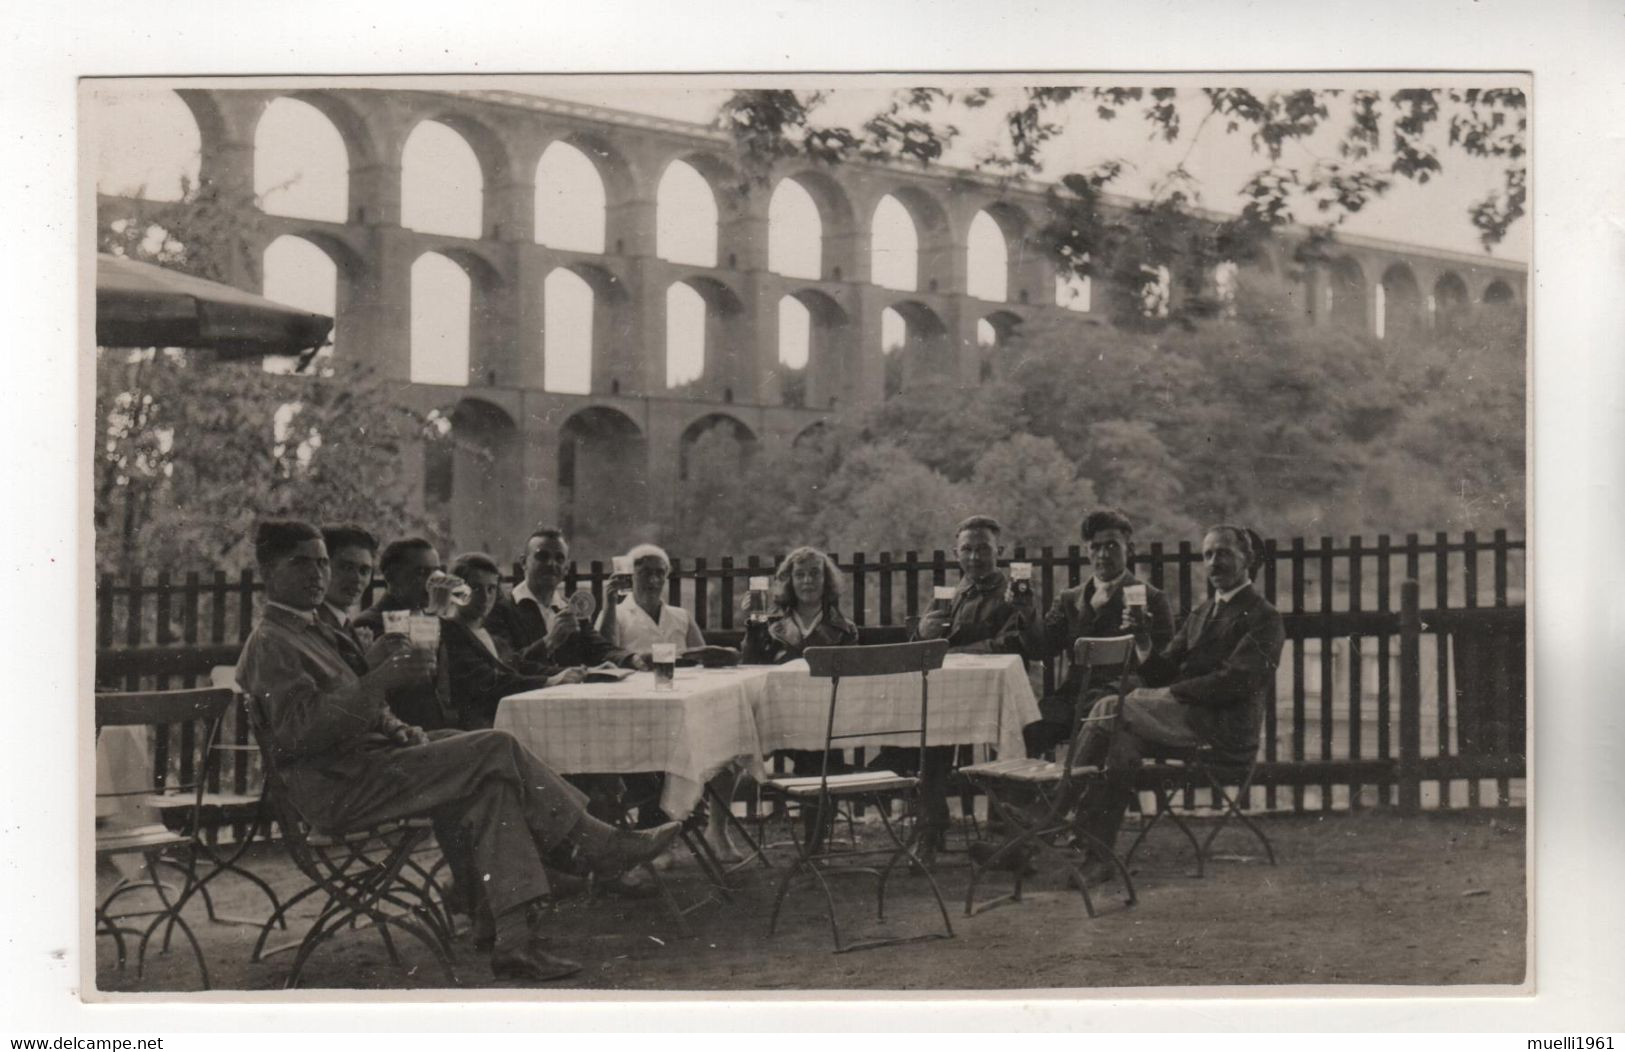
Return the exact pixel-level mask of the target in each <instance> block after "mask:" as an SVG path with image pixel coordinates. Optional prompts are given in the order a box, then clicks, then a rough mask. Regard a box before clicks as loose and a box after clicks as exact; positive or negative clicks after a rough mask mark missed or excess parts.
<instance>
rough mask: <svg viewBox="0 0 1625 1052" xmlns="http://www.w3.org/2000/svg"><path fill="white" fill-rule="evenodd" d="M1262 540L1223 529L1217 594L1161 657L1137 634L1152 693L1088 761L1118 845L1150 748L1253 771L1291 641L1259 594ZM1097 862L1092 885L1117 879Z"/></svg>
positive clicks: (1128, 708)
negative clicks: (1273, 686) (1257, 544)
mask: <svg viewBox="0 0 1625 1052" xmlns="http://www.w3.org/2000/svg"><path fill="white" fill-rule="evenodd" d="M1253 549H1254V541H1253V538H1252V536H1251V535H1250V531H1248V530H1246V529H1245V528H1243V527H1240V526H1222V525H1221V526H1214V527H1212V528H1211V529H1209V530H1208V531H1207V535H1206V536H1205V537H1203V539H1202V563H1203V565H1204V566H1205V567H1206V568H1207V579H1208V584H1209V586H1210V588H1211V592H1212V594H1210V595H1209V596H1208V598H1207V599H1205V600H1203V601H1202V602H1201V603H1200V604H1198V605H1197V607H1196V609H1194V610H1192V611H1191V613H1190V616H1189V617H1187V618H1186V619H1185V623H1184V624H1182V625H1181V626H1180V627H1179V631H1177V632H1175V633H1174V637H1173V638H1172V639H1171V640H1169V641H1168V643H1167V644H1166V645H1165V646H1163V647H1162V648H1161V649H1160V650H1156V651H1154V650H1153V648H1152V639H1151V633H1150V630H1149V627H1146V628H1142V629H1141V630H1140V631H1138V632H1136V633H1135V647H1136V650H1137V651H1138V652H1139V655H1140V661H1141V664H1140V670H1139V675H1140V679H1141V681H1142V682H1143V683H1145V684H1147V686H1144V687H1140V688H1139V689H1136V690H1134V691H1133V692H1132V693H1130V694H1129V695H1128V696H1127V697H1126V698H1124V699H1123V710H1122V713H1121V719H1120V720H1118V721H1117V723H1116V724H1115V729H1114V730H1111V731H1108V730H1104V729H1102V728H1107V727H1112V726H1113V724H1111V723H1091V724H1089V725H1087V726H1086V727H1085V728H1084V736H1083V742H1082V743H1081V750H1082V752H1081V760H1082V762H1083V763H1086V764H1101V765H1104V767H1105V769H1106V772H1107V777H1106V779H1105V784H1104V786H1102V787H1101V789H1100V791H1098V792H1093V793H1090V794H1086V795H1085V797H1084V799H1083V801H1082V802H1081V803H1080V807H1082V808H1083V809H1084V814H1085V820H1086V822H1087V825H1088V828H1089V829H1090V831H1091V832H1092V833H1094V835H1095V836H1097V837H1099V838H1100V839H1101V840H1102V841H1103V842H1104V843H1106V844H1111V843H1112V841H1113V840H1114V839H1115V837H1116V836H1117V831H1118V829H1119V827H1120V826H1121V825H1122V823H1123V812H1124V811H1125V810H1126V809H1127V807H1128V804H1129V801H1130V800H1131V799H1132V797H1133V780H1132V779H1133V769H1134V767H1136V766H1137V765H1138V764H1139V762H1140V758H1141V756H1143V755H1144V754H1145V752H1146V751H1148V749H1154V748H1155V747H1156V746H1158V745H1167V746H1174V747H1180V748H1194V747H1197V746H1202V745H1209V746H1212V747H1213V748H1214V749H1215V750H1216V751H1217V753H1218V755H1219V756H1220V758H1222V759H1226V760H1231V761H1236V762H1246V761H1249V760H1251V759H1252V757H1253V755H1254V753H1256V752H1257V750H1258V730H1259V727H1260V726H1261V725H1262V723H1263V711H1264V709H1263V706H1264V696H1265V694H1266V692H1267V691H1268V689H1269V684H1270V680H1271V678H1272V677H1273V676H1274V675H1275V668H1276V666H1277V665H1278V664H1279V663H1280V660H1281V647H1282V645H1283V644H1284V643H1285V641H1286V632H1285V628H1284V626H1283V625H1282V622H1281V615H1280V613H1279V612H1278V611H1277V610H1276V609H1275V607H1273V606H1271V605H1270V604H1269V601H1268V600H1266V599H1265V598H1264V597H1263V596H1262V595H1260V594H1259V593H1258V592H1257V591H1256V590H1255V589H1254V588H1253V585H1252V579H1251V573H1252V571H1253V570H1254V569H1255V568H1256V565H1257V563H1256V562H1255V558H1261V556H1262V553H1261V552H1254V550H1253ZM1116 707H1117V699H1116V697H1115V696H1114V697H1109V698H1103V699H1101V700H1100V701H1098V702H1096V703H1095V707H1094V708H1093V709H1092V710H1091V712H1090V717H1091V718H1100V717H1106V716H1110V715H1111V714H1112V713H1113V712H1114V711H1115V710H1116ZM1110 875H1111V867H1110V864H1109V863H1107V862H1106V861H1105V860H1096V861H1095V863H1094V864H1093V866H1092V867H1091V869H1090V872H1089V873H1088V874H1087V876H1088V877H1089V878H1090V879H1091V880H1104V879H1109V878H1110Z"/></svg>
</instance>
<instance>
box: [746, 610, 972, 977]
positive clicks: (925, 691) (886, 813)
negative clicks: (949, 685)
mask: <svg viewBox="0 0 1625 1052" xmlns="http://www.w3.org/2000/svg"><path fill="white" fill-rule="evenodd" d="M947 653H948V643H947V640H943V639H934V640H929V641H926V642H920V643H895V644H885V645H878V646H856V647H809V648H808V649H807V651H806V653H805V654H804V655H803V656H804V657H805V658H806V660H807V667H808V670H809V671H810V672H811V674H812V675H813V677H814V678H817V679H828V680H829V681H830V694H829V711H828V716H827V718H826V721H825V728H824V764H825V769H824V771H823V772H822V773H821V774H819V775H817V776H806V775H797V776H792V777H777V778H769V779H768V780H767V781H766V782H764V783H763V785H762V788H763V790H764V791H765V792H767V793H769V794H770V795H774V796H777V797H778V798H779V799H781V800H784V801H794V802H796V803H797V804H799V805H800V806H803V807H806V806H811V807H813V808H815V811H814V815H815V821H814V823H813V825H812V827H811V828H812V829H813V830H815V831H826V830H828V828H829V827H828V826H827V825H826V816H827V817H828V818H831V819H832V818H833V817H834V815H835V812H836V808H837V807H838V806H839V804H840V803H842V802H862V803H865V804H869V805H873V807H874V808H875V810H876V812H877V813H878V814H879V816H880V820H881V824H882V826H883V827H884V828H885V831H886V834H887V836H888V837H889V839H890V841H891V845H890V846H888V847H881V848H869V849H865V848H861V847H859V846H856V845H854V847H853V848H852V849H850V850H836V849H835V848H834V845H833V844H832V843H831V839H832V838H831V837H830V836H829V835H828V833H827V832H825V833H823V834H822V835H814V836H811V837H806V838H802V839H798V840H796V841H795V846H796V860H795V862H794V864H792V865H791V866H789V867H787V868H786V869H785V872H784V875H783V876H782V877H781V878H780V879H779V886H778V890H777V893H776V895H775V897H774V901H773V914H772V916H771V918H770V919H769V921H768V934H769V935H770V936H771V935H773V934H775V933H776V932H777V931H778V923H779V913H780V910H781V909H782V908H783V906H784V900H785V897H786V895H787V894H788V892H789V890H790V885H791V884H792V883H793V882H794V881H795V880H796V879H797V878H798V877H801V876H810V877H811V878H812V880H813V882H814V883H815V884H817V885H818V888H819V890H820V891H821V892H823V895H824V900H825V904H826V906H827V909H828V913H829V924H830V932H831V934H832V935H833V937H834V941H835V952H836V953H847V952H850V951H852V950H862V949H870V948H873V947H876V946H889V945H895V944H898V943H905V942H919V941H923V940H926V939H951V938H953V934H954V930H953V923H952V921H950V920H949V918H948V907H947V905H946V904H945V903H944V902H943V899H942V892H941V890H940V889H939V888H938V887H937V881H936V878H935V877H934V876H933V875H932V874H931V871H930V870H929V869H928V868H927V867H925V866H924V865H923V864H922V863H921V861H920V858H919V856H918V855H917V854H916V847H917V846H918V844H919V843H920V841H921V838H922V837H923V836H924V832H925V830H924V825H923V823H922V822H920V821H918V820H916V821H915V822H914V823H913V828H912V829H911V830H910V832H909V833H908V835H907V837H906V838H905V837H904V836H902V835H900V834H899V832H898V828H897V826H896V825H894V824H893V822H892V819H891V812H890V808H889V806H888V804H889V802H890V801H891V800H893V799H896V798H899V797H902V798H905V799H908V800H909V802H911V803H912V805H913V812H914V814H915V815H919V814H920V813H921V811H920V807H921V804H922V801H921V800H920V799H919V788H920V779H918V778H915V777H911V776H907V775H900V774H898V773H896V772H895V771H855V772H852V773H850V774H831V773H830V772H829V769H828V765H829V756H830V755H831V753H832V752H833V751H834V750H836V749H838V748H840V746H839V745H838V744H837V743H838V742H842V741H849V740H852V739H854V738H872V737H875V736H878V735H899V736H903V735H906V736H911V737H916V738H917V739H918V742H919V749H920V762H921V769H922V770H923V769H924V760H925V742H926V732H927V728H928V721H929V718H930V697H931V693H930V677H931V672H932V671H933V670H935V669H939V668H941V667H942V660H943V658H944V657H945V656H946V655H947ZM907 673H917V674H918V675H919V677H920V718H919V725H918V726H913V727H900V728H890V729H880V728H876V727H873V726H871V727H866V728H864V729H863V730H861V731H857V732H845V731H838V730H837V728H838V727H839V726H840V724H839V721H838V715H837V706H838V702H839V699H840V690H841V680H842V679H843V678H854V677H860V676H887V675H898V674H907ZM870 856H875V857H878V856H884V857H885V859H886V861H885V865H884V866H882V867H880V868H878V869H877V868H875V867H873V866H855V865H850V863H851V862H852V861H853V860H855V859H863V858H866V857H870ZM899 865H905V866H908V867H911V868H912V869H914V871H916V872H918V873H921V874H922V875H923V876H924V877H925V879H926V881H927V882H928V883H929V884H930V887H931V894H932V895H933V896H934V897H935V898H936V902H937V909H938V911H939V912H940V913H941V915H942V925H943V930H942V931H940V932H938V931H932V932H927V933H925V934H923V935H908V936H896V937H890V938H880V939H867V940H862V941H858V942H851V943H848V942H846V941H844V940H843V939H842V937H841V928H840V923H839V920H838V919H837V917H836V909H835V898H834V896H833V895H832V894H831V892H830V888H829V883H828V877H830V876H834V875H844V874H852V873H863V874H868V875H871V876H874V877H875V878H877V882H878V883H877V887H876V914H877V919H879V920H881V921H884V920H885V919H886V882H887V880H888V878H889V877H890V876H891V873H892V871H893V870H895V869H896V868H897V867H898V866H899Z"/></svg>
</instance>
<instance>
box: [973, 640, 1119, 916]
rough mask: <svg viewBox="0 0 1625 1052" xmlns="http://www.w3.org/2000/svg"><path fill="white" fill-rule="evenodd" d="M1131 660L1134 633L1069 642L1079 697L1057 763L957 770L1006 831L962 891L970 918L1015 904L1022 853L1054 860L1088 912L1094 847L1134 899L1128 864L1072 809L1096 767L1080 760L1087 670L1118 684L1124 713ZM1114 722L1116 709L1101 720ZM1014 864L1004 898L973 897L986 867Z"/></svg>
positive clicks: (996, 763) (1091, 910) (1007, 762)
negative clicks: (1088, 864)
mask: <svg viewBox="0 0 1625 1052" xmlns="http://www.w3.org/2000/svg"><path fill="white" fill-rule="evenodd" d="M1133 658H1134V637H1133V636H1114V637H1111V638H1084V639H1080V640H1078V641H1077V643H1076V644H1074V646H1073V654H1072V659H1073V663H1074V664H1075V665H1076V666H1077V667H1078V668H1079V670H1080V674H1079V675H1078V677H1077V681H1078V684H1079V687H1078V689H1079V692H1080V694H1079V697H1078V698H1077V699H1075V704H1074V709H1075V712H1074V716H1073V723H1072V740H1071V744H1070V745H1069V746H1068V747H1067V750H1066V752H1065V753H1064V754H1063V755H1062V757H1061V758H1060V759H1059V760H1044V759H1040V758H1027V757H1009V758H1006V759H999V760H992V761H988V762H986V763H979V764H974V765H972V766H969V767H962V768H960V774H962V775H963V776H965V777H966V778H967V779H969V780H970V781H971V783H972V784H974V785H976V786H977V787H978V788H980V789H981V790H982V791H983V792H984V793H986V794H987V798H988V802H989V807H990V808H991V809H992V811H993V813H996V814H997V815H999V817H1000V818H1001V819H1003V821H1004V824H1005V827H1006V829H1007V830H1009V832H1007V833H1006V835H1005V837H1004V839H1003V841H1002V842H1000V843H999V844H998V846H997V847H995V848H994V849H993V851H992V852H991V853H990V854H989V855H988V856H987V857H986V858H985V859H983V860H980V861H978V860H975V859H973V860H972V863H971V879H970V884H969V886H968V887H967V888H966V889H965V914H966V916H972V915H974V914H976V913H980V912H981V911H983V910H986V909H991V908H992V907H994V906H997V905H999V904H1000V903H1004V902H1020V901H1021V890H1022V885H1023V883H1024V882H1025V880H1026V879H1027V874H1026V866H1027V858H1026V855H1027V852H1028V851H1029V850H1033V851H1036V852H1038V854H1040V855H1045V856H1048V857H1051V858H1054V859H1055V860H1057V861H1058V862H1060V864H1061V866H1062V868H1063V869H1065V870H1066V871H1067V872H1068V873H1070V874H1071V876H1072V883H1073V885H1074V886H1075V887H1076V888H1077V889H1078V891H1079V893H1080V894H1081V895H1082V896H1083V908H1084V911H1085V912H1086V913H1088V915H1089V916H1090V917H1094V916H1095V915H1096V914H1095V903H1094V898H1093V897H1092V896H1091V895H1090V893H1089V884H1088V881H1087V880H1086V879H1085V878H1084V874H1083V871H1082V870H1081V869H1080V868H1079V863H1080V862H1082V861H1083V856H1084V854H1085V853H1086V852H1087V851H1088V850H1090V849H1092V850H1093V851H1094V853H1095V855H1096V856H1097V857H1099V858H1102V859H1106V860H1109V861H1110V862H1112V863H1113V867H1114V868H1115V869H1116V871H1117V874H1118V876H1119V878H1120V879H1121V881H1122V883H1123V892H1124V905H1125V906H1132V905H1134V904H1135V902H1136V901H1137V899H1136V897H1135V893H1134V882H1133V880H1132V879H1131V878H1130V877H1129V872H1128V866H1127V864H1126V863H1125V861H1124V860H1123V859H1121V858H1119V857H1118V856H1117V854H1116V852H1115V851H1113V850H1112V846H1111V845H1110V844H1106V843H1104V842H1102V841H1101V840H1100V839H1099V838H1097V837H1096V836H1095V835H1094V834H1093V833H1091V832H1090V831H1089V830H1088V828H1086V826H1085V825H1084V823H1083V821H1082V817H1081V816H1080V815H1078V814H1077V813H1076V810H1075V805H1076V802H1077V793H1076V792H1075V789H1074V787H1075V786H1076V785H1078V784H1080V783H1082V782H1086V781H1088V780H1090V779H1093V778H1096V777H1099V776H1100V775H1101V774H1102V773H1103V772H1102V769H1101V768H1100V767H1098V766H1095V765H1093V764H1083V763H1079V762H1078V753H1079V750H1080V749H1081V747H1082V743H1083V733H1082V731H1083V728H1084V727H1085V726H1086V725H1087V724H1088V723H1089V722H1091V717H1089V715H1088V712H1087V706H1085V705H1084V704H1083V696H1082V692H1083V691H1085V690H1086V689H1087V687H1088V684H1089V680H1090V676H1091V673H1092V672H1093V671H1094V670H1096V669H1099V670H1101V671H1102V672H1103V673H1107V674H1109V675H1112V676H1114V677H1115V681H1116V682H1117V683H1118V685H1119V687H1118V695H1117V700H1118V710H1117V711H1118V712H1121V711H1122V700H1123V694H1122V684H1123V683H1124V682H1125V681H1126V680H1127V677H1128V672H1129V668H1130V665H1131V663H1132V661H1133ZM1103 719H1105V720H1108V721H1115V720H1116V719H1117V714H1116V713H1114V714H1113V715H1111V716H1108V717H1103ZM1006 861H1009V862H1012V863H1013V865H1012V866H1011V868H1012V870H1013V873H1014V877H1015V880H1014V885H1013V887H1012V888H1011V890H1010V891H1009V892H1008V893H1007V894H1004V895H1000V896H997V897H995V898H992V899H989V900H987V901H985V902H980V903H979V902H977V901H976V888H977V885H978V884H979V883H980V882H981V880H982V878H983V877H984V876H985V875H986V874H987V873H988V872H989V871H991V870H995V869H998V868H1000V867H1001V866H1002V865H1003V864H1005V863H1006Z"/></svg>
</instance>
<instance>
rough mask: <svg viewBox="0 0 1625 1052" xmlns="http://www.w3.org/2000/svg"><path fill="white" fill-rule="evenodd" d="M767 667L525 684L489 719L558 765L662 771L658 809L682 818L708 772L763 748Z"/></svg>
mask: <svg viewBox="0 0 1625 1052" xmlns="http://www.w3.org/2000/svg"><path fill="white" fill-rule="evenodd" d="M769 671H770V669H768V668H766V667H760V666H744V667H738V668H725V669H706V668H681V669H678V670H677V676H676V679H675V681H674V682H673V684H672V686H673V689H672V690H669V691H657V690H656V689H655V681H654V673H653V672H634V673H633V674H632V675H630V676H628V677H627V678H626V679H624V680H622V681H621V682H619V683H575V684H571V685H569V686H559V687H546V688H543V689H540V690H527V691H525V692H523V693H521V694H514V695H510V696H509V697H506V698H504V699H502V704H501V705H500V706H498V708H497V714H496V720H495V722H494V724H493V725H494V726H495V727H496V729H497V730H499V731H507V732H508V733H510V734H512V735H513V736H514V737H515V738H518V739H519V741H520V742H521V743H522V744H523V745H524V746H525V747H526V748H528V749H529V750H530V751H531V752H533V753H535V754H536V755H537V756H538V757H540V758H541V759H542V761H543V762H545V763H546V764H547V765H548V766H549V767H551V768H553V769H554V770H555V771H557V772H559V773H560V774H633V773H637V772H641V771H664V772H665V773H666V787H665V790H664V791H663V792H662V794H661V798H660V808H661V810H663V811H665V812H666V814H668V815H670V816H671V817H672V818H684V817H687V816H688V815H689V814H690V813H691V812H692V811H693V810H694V807H695V805H696V804H698V803H699V800H700V796H701V795H702V794H703V793H704V791H705V783H706V781H707V780H708V779H710V778H711V776H712V775H714V774H716V773H717V772H718V771H720V770H722V769H723V768H724V767H726V766H727V765H728V764H730V763H732V762H733V761H734V760H735V759H736V758H737V757H746V758H747V759H753V758H756V757H758V756H759V755H760V751H761V750H760V746H759V745H758V735H757V732H756V715H755V704H754V702H755V701H756V700H758V699H759V698H760V695H761V693H762V691H763V690H764V689H765V687H766V681H767V676H768V673H769ZM803 675H805V672H803ZM758 762H759V761H758Z"/></svg>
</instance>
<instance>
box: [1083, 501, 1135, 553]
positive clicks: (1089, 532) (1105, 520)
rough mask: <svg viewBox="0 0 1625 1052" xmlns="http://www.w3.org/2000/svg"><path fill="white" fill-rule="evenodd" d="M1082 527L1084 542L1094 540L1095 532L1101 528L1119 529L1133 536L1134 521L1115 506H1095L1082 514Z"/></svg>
mask: <svg viewBox="0 0 1625 1052" xmlns="http://www.w3.org/2000/svg"><path fill="white" fill-rule="evenodd" d="M1082 529H1083V540H1084V543H1085V544H1087V543H1088V542H1090V541H1092V540H1094V539H1095V534H1097V533H1099V532H1100V531H1101V530H1119V531H1121V532H1123V533H1125V534H1127V535H1128V536H1130V537H1132V536H1134V523H1132V522H1130V521H1129V518H1128V516H1127V515H1124V514H1123V513H1122V512H1121V511H1118V510H1117V509H1116V508H1097V509H1095V510H1094V511H1091V512H1090V513H1089V514H1088V515H1085V516H1084V518H1083V527H1082Z"/></svg>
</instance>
